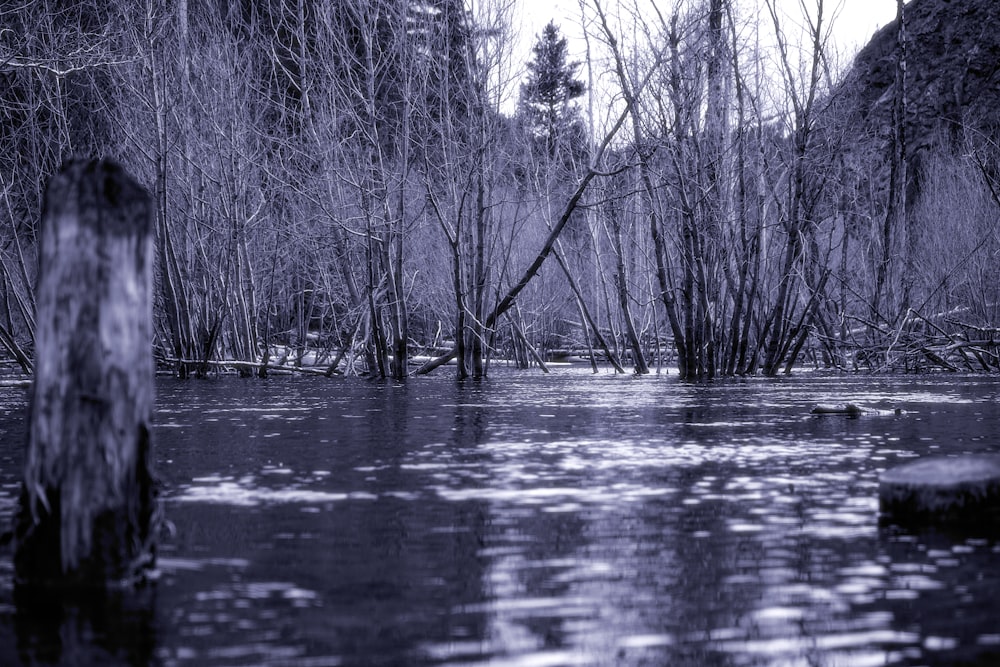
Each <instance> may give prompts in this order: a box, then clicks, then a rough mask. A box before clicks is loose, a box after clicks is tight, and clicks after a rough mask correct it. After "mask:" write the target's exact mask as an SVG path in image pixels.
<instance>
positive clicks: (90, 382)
mask: <svg viewBox="0 0 1000 667" xmlns="http://www.w3.org/2000/svg"><path fill="white" fill-rule="evenodd" d="M151 211H152V209H151V205H150V200H149V196H148V194H147V193H146V191H145V190H144V189H143V188H142V187H141V186H139V185H138V184H136V183H135V182H134V181H133V180H132V179H131V178H129V177H128V176H127V175H126V174H125V172H124V171H123V170H122V169H121V168H120V167H118V166H117V165H115V164H114V163H111V162H106V161H101V162H97V161H90V162H73V163H70V164H69V165H67V166H66V167H65V168H64V169H63V170H62V171H61V172H60V173H58V174H57V175H56V176H54V177H53V178H52V179H51V181H50V182H49V185H48V189H47V191H46V196H45V205H44V210H43V212H42V219H41V227H40V248H39V253H40V256H39V274H38V283H37V287H36V309H37V318H36V329H35V368H34V383H33V387H32V391H31V400H30V404H29V407H28V428H27V440H28V442H27V455H26V462H25V468H24V482H23V485H22V490H21V494H20V499H19V507H18V510H17V515H16V517H15V525H14V544H15V554H14V569H15V575H16V578H17V580H18V582H19V583H26V584H44V585H57V586H64V585H70V586H75V585H83V586H101V587H117V586H120V585H122V584H123V583H127V582H134V581H136V580H138V579H139V578H141V577H142V576H143V575H144V574H145V573H146V572H147V571H148V570H149V569H151V568H152V567H153V565H154V561H155V553H156V536H157V532H158V527H159V520H160V519H159V517H160V512H159V503H158V499H157V488H156V483H155V481H154V478H153V472H152V452H151V449H152V443H151V438H150V429H149V425H150V418H151V415H152V410H153V373H154V365H153V355H152V347H151V341H152V305H151V304H152V301H151V293H152V261H153V258H152V220H151Z"/></svg>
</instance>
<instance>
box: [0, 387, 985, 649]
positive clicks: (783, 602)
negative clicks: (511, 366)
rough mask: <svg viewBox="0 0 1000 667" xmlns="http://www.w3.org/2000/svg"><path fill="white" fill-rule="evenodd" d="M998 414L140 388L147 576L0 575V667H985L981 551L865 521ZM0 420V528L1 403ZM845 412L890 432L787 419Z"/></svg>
mask: <svg viewBox="0 0 1000 667" xmlns="http://www.w3.org/2000/svg"><path fill="white" fill-rule="evenodd" d="M998 399H1000V382H998V381H997V380H993V379H989V378H980V377H951V376H949V377H941V376H932V377H906V378H899V379H873V378H870V377H842V376H835V377H824V376H814V375H801V376H797V377H794V378H790V379H781V380H762V379H754V380H745V381H732V382H722V383H716V384H712V385H708V386H692V385H687V384H683V383H679V382H677V381H676V378H674V377H631V376H614V375H608V374H601V375H590V374H589V373H583V372H579V371H573V370H569V371H560V372H557V373H553V374H552V375H549V376H543V375H538V374H535V373H513V372H500V373H498V374H497V376H496V377H494V378H492V379H491V380H489V381H487V382H467V383H464V384H458V383H456V382H455V381H454V380H453V379H452V378H451V377H446V376H441V377H434V378H415V379H412V380H409V381H407V382H406V383H405V384H392V383H378V382H371V381H365V380H345V379H332V380H330V379H318V378H275V379H271V380H267V381H260V380H240V379H236V378H221V379H215V380H207V381H176V380H168V379H161V380H160V381H159V384H158V409H157V414H156V426H155V438H156V440H155V446H156V454H157V459H158V471H159V473H160V475H161V477H162V478H163V481H164V483H165V487H166V493H165V502H166V509H167V513H168V517H169V519H170V520H171V522H172V525H173V527H174V532H173V533H172V534H170V535H165V536H164V537H163V539H162V540H161V559H160V569H161V572H162V576H161V578H160V580H159V581H158V582H157V583H156V584H155V585H154V586H152V587H151V588H149V589H146V590H143V591H140V592H139V593H138V594H136V595H128V596H123V597H122V596H119V597H115V598H113V599H108V600H100V601H94V600H77V601H66V600H63V601H59V602H58V603H47V602H46V601H44V600H38V599H25V598H26V596H25V595H24V594H23V592H19V591H15V590H14V588H13V584H12V581H11V567H10V556H9V554H4V555H3V557H2V558H0V664H3V665H19V664H22V665H29V664H32V665H33V664H53V663H59V662H62V663H64V664H102V665H104V664H130V665H249V664H260V665H301V666H303V667H305V666H325V665H386V666H388V665H418V666H420V665H502V666H523V667H547V666H558V665H692V666H694V665H699V666H700V665H859V666H864V665H926V664H939V665H954V664H982V665H986V664H994V663H998V664H1000V545H998V542H997V541H996V539H995V538H993V537H990V536H988V534H985V533H984V534H983V535H976V534H972V535H969V534H962V535H955V534H952V535H947V534H942V533H940V532H921V533H917V534H912V533H905V532H902V531H899V530H897V529H894V528H892V527H881V528H880V527H879V522H878V506H877V485H878V475H879V473H880V472H881V471H882V470H884V469H885V468H886V467H888V466H891V465H895V464H897V463H900V462H904V461H906V460H910V459H912V458H913V457H915V456H924V455H931V454H960V453H966V452H969V453H971V452H997V451H1000V445H998V443H997V442H996V441H995V437H996V434H997V433H1000V409H998V407H997V406H998ZM0 401H2V403H0V434H2V436H0V514H2V515H3V516H2V518H3V519H4V520H6V518H7V517H9V515H10V513H11V510H12V507H13V503H14V500H15V498H16V494H17V485H18V482H19V479H20V474H21V470H20V466H21V461H22V456H23V451H22V450H23V445H22V441H23V435H22V434H23V428H24V426H23V414H24V399H23V392H21V391H19V390H6V393H5V394H3V395H2V396H0ZM843 401H856V402H864V403H867V404H870V405H874V406H879V407H890V406H891V407H900V408H903V409H904V410H905V411H906V412H907V414H904V415H900V416H891V417H869V418H855V419H852V418H846V417H831V416H825V417H814V416H811V415H809V414H808V413H809V410H810V408H811V407H812V406H813V405H815V404H816V403H833V402H843Z"/></svg>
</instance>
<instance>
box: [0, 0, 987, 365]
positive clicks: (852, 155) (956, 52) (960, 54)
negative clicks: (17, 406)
mask: <svg viewBox="0 0 1000 667" xmlns="http://www.w3.org/2000/svg"><path fill="white" fill-rule="evenodd" d="M992 5H993V3H991V2H990V1H989V0H964V1H963V2H959V1H957V0H956V1H953V2H947V1H946V0H913V1H912V2H911V3H908V4H906V5H904V4H903V3H902V1H901V0H899V2H898V3H897V20H896V21H895V22H894V23H893V24H891V25H889V26H886V28H884V29H883V30H881V31H880V32H879V33H878V34H877V35H876V36H875V38H874V39H873V41H872V42H871V43H870V44H869V45H868V46H867V47H865V49H863V50H862V51H861V53H860V54H858V56H857V57H856V59H854V60H853V61H848V62H842V60H843V59H841V61H839V60H838V58H837V54H836V53H834V51H833V49H832V47H831V34H832V32H831V31H832V28H833V21H832V19H833V17H834V15H835V13H836V12H835V9H836V8H835V7H834V6H833V5H832V3H831V2H830V0H803V2H801V3H800V9H801V16H800V17H798V18H797V19H796V20H789V18H788V16H787V15H786V14H784V13H782V12H781V11H778V8H777V7H776V6H775V4H774V2H772V0H764V2H763V5H762V7H763V12H762V14H759V15H758V14H756V13H753V12H751V11H750V10H749V9H748V8H747V7H746V6H744V5H743V4H742V3H741V2H739V0H670V1H669V2H660V3H656V4H654V3H649V2H644V0H623V1H621V2H615V3H611V2H609V1H607V0H580V5H579V6H580V12H581V17H582V21H581V25H583V26H584V28H585V30H584V34H583V38H584V40H585V42H586V52H587V54H588V56H587V58H586V59H585V60H584V61H583V62H579V63H578V62H573V61H572V60H571V59H570V57H569V50H568V47H567V42H566V39H565V37H564V36H563V35H562V33H561V31H560V28H559V26H557V25H555V24H549V25H548V26H546V27H545V28H544V29H543V30H542V31H541V33H539V35H538V36H537V37H536V40H535V41H534V43H533V47H532V52H531V53H530V54H529V55H528V56H527V58H528V60H527V62H528V64H527V68H526V71H524V72H523V74H522V70H521V65H520V64H519V63H523V62H524V60H525V54H523V53H517V52H516V46H517V45H518V44H519V43H520V40H519V39H518V35H517V30H518V26H517V25H516V23H515V16H516V8H515V5H514V3H513V2H512V1H511V0H487V1H486V2H476V3H475V5H474V7H473V6H470V5H469V4H468V3H467V2H465V1H464V0H351V1H347V0H325V1H324V0H244V1H243V2H236V1H228V2H227V1H225V0H174V1H172V2H163V1H152V0H148V1H146V2H123V1H121V0H99V1H96V2H95V1H92V0H91V1H88V2H60V1H57V0H40V1H33V2H28V3H24V4H22V5H19V6H17V7H11V6H10V5H5V6H4V8H3V9H0V26H2V27H0V214H2V215H3V223H2V225H0V345H2V348H3V350H4V351H5V352H6V354H7V356H8V357H9V358H10V359H11V360H13V363H15V364H16V365H17V366H18V367H19V368H20V369H21V370H22V371H23V372H25V373H30V372H31V365H32V361H31V357H32V347H33V345H32V340H33V330H34V305H33V285H34V278H35V274H36V256H37V244H36V230H37V224H38V221H39V219H40V214H41V207H42V205H43V201H44V187H45V183H46V182H47V181H48V179H49V177H50V176H51V175H52V174H53V173H55V172H56V171H58V169H59V168H60V166H61V165H63V164H64V163H65V162H66V161H67V160H69V159H73V158H79V157H110V158H112V159H114V160H116V161H118V162H119V163H121V164H122V165H124V166H125V168H126V169H127V170H128V171H129V172H131V173H132V174H133V175H134V176H136V177H137V178H138V180H140V181H141V182H143V183H144V184H146V186H147V187H148V189H149V191H150V193H151V194H152V196H153V199H154V202H155V225H156V232H157V234H156V246H155V247H156V269H155V271H156V290H155V296H156V302H155V313H154V315H155V339H154V341H153V345H154V351H155V355H156V358H157V361H158V363H159V364H160V365H161V366H162V367H163V368H169V369H171V370H172V371H173V372H175V373H177V374H178V375H181V376H187V375H192V374H195V375H202V374H207V373H210V372H213V371H214V370H216V369H219V368H231V369H236V370H238V371H239V372H241V373H243V374H247V375H249V374H258V375H261V376H263V375H266V374H267V372H268V371H269V370H273V369H275V368H281V369H286V370H287V369H295V370H298V371H300V372H313V373H323V374H326V375H332V374H335V373H336V374H365V375H373V376H380V377H393V378H398V379H401V378H404V377H406V376H407V375H410V374H413V373H422V372H430V371H432V370H434V369H435V368H438V367H439V366H441V365H442V364H444V363H445V362H449V361H454V362H455V363H454V365H453V368H454V369H455V372H457V375H458V377H460V378H464V377H469V376H473V377H482V376H485V375H487V373H488V371H489V367H490V364H491V363H497V360H502V361H503V362H504V363H513V364H517V365H519V366H524V367H527V366H530V365H532V364H535V365H539V366H540V367H542V368H545V364H546V362H548V361H551V360H552V359H565V358H570V357H581V358H584V359H587V360H589V361H590V363H592V364H593V368H594V370H595V371H596V370H598V368H599V367H600V366H602V365H607V367H609V368H613V369H615V370H616V371H619V372H628V371H633V372H636V373H648V372H651V371H653V370H665V369H667V368H670V369H674V368H676V369H677V372H679V374H680V376H681V377H683V378H685V379H689V380H703V379H710V378H713V377H718V376H734V375H750V374H764V375H775V374H778V373H782V372H789V371H791V370H792V369H793V368H794V367H795V366H796V365H800V364H803V363H808V364H811V365H816V366H821V367H827V368H840V369H848V370H857V369H866V370H881V371H918V370H928V369H941V370H950V371H956V370H970V371H971V370H985V371H995V370H997V369H998V368H1000V356H998V354H997V347H996V346H997V341H998V340H1000V335H998V329H997V328H996V324H997V322H998V314H1000V313H998V310H997V285H996V273H997V271H996V269H997V257H998V255H1000V238H998V229H997V225H996V224H995V221H996V217H997V213H998V210H1000V209H998V206H1000V196H998V187H1000V183H998V172H997V160H998V157H1000V153H998V151H997V150H996V143H995V137H996V132H995V129H996V119H995V117H994V116H995V112H992V113H991V112H990V110H992V109H995V108H998V107H997V105H995V104H993V102H995V101H996V100H993V99H992V98H990V97H989V96H988V95H984V94H983V91H984V90H993V89H997V88H998V87H997V85H996V83H997V77H998V62H1000V58H998V54H1000V48H998V47H997V45H995V44H993V43H992V42H991V41H990V40H992V39H994V38H993V37H992V36H993V35H1000V16H998V13H1000V9H997V8H995V7H993V6H992ZM754 9H756V7H755V8H754ZM751 13H753V15H752V16H751V15H750V14H751ZM962 26H965V28H966V30H965V31H964V32H963V30H962V29H961V27H962ZM598 77H599V78H600V80H601V82H602V83H601V86H600V89H599V91H598V90H596V89H595V87H594V86H592V85H590V82H592V81H594V80H596V78H598ZM512 82H517V83H519V87H516V88H515V89H517V90H519V95H518V99H517V102H516V104H513V105H512V104H510V103H509V97H510V96H509V91H510V89H511V84H512Z"/></svg>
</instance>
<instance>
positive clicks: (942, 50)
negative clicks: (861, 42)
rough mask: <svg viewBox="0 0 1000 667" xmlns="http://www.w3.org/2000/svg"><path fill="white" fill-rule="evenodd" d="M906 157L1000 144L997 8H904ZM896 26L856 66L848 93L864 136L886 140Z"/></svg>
mask: <svg viewBox="0 0 1000 667" xmlns="http://www.w3.org/2000/svg"><path fill="white" fill-rule="evenodd" d="M904 14H905V26H906V36H907V42H906V100H907V105H908V113H907V123H906V135H907V148H908V152H909V154H910V155H911V156H913V157H914V158H917V159H919V156H920V154H921V153H922V152H923V151H925V150H927V149H929V148H931V147H933V146H935V145H938V146H940V145H941V144H942V143H944V144H951V146H950V147H951V148H957V147H959V146H961V145H962V143H963V142H965V141H969V142H972V144H973V145H979V144H982V143H985V142H986V141H987V138H988V140H990V141H996V140H998V139H1000V135H998V134H997V130H998V129H1000V1H998V0H911V1H910V2H908V3H907V4H906V6H905V10H904ZM896 37H897V25H896V22H892V23H890V24H889V25H887V26H885V27H884V28H883V29H882V30H880V31H879V32H878V33H877V34H876V35H875V36H874V37H873V38H872V41H871V42H869V44H868V45H867V46H866V47H865V48H864V49H862V50H861V52H860V53H859V54H858V56H857V57H856V59H855V63H854V67H853V69H852V70H851V72H850V73H849V75H848V81H847V83H848V85H849V86H850V87H851V88H852V89H853V90H854V91H855V94H856V95H857V98H856V99H857V101H858V107H857V111H858V112H859V113H860V115H861V116H862V118H864V119H865V121H866V124H867V125H868V127H869V128H871V129H872V130H874V131H876V132H877V133H879V134H881V135H882V136H883V137H887V136H889V129H890V127H891V117H892V104H893V98H894V88H895V77H896V60H897V53H898V50H899V49H898V45H897V39H896Z"/></svg>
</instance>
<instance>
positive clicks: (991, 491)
mask: <svg viewBox="0 0 1000 667" xmlns="http://www.w3.org/2000/svg"><path fill="white" fill-rule="evenodd" d="M879 508H880V510H881V512H882V518H883V521H887V522H891V523H896V524H900V525H903V526H908V527H922V526H943V527H953V528H961V529H965V528H975V529H977V530H981V531H984V532H996V531H997V529H998V528H1000V455H989V454H979V455H966V456H958V457H932V458H925V459H920V460H917V461H914V462H912V463H906V464H903V465H901V466H897V467H895V468H891V469H890V470H887V471H885V472H884V473H882V476H881V477H880V479H879Z"/></svg>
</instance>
